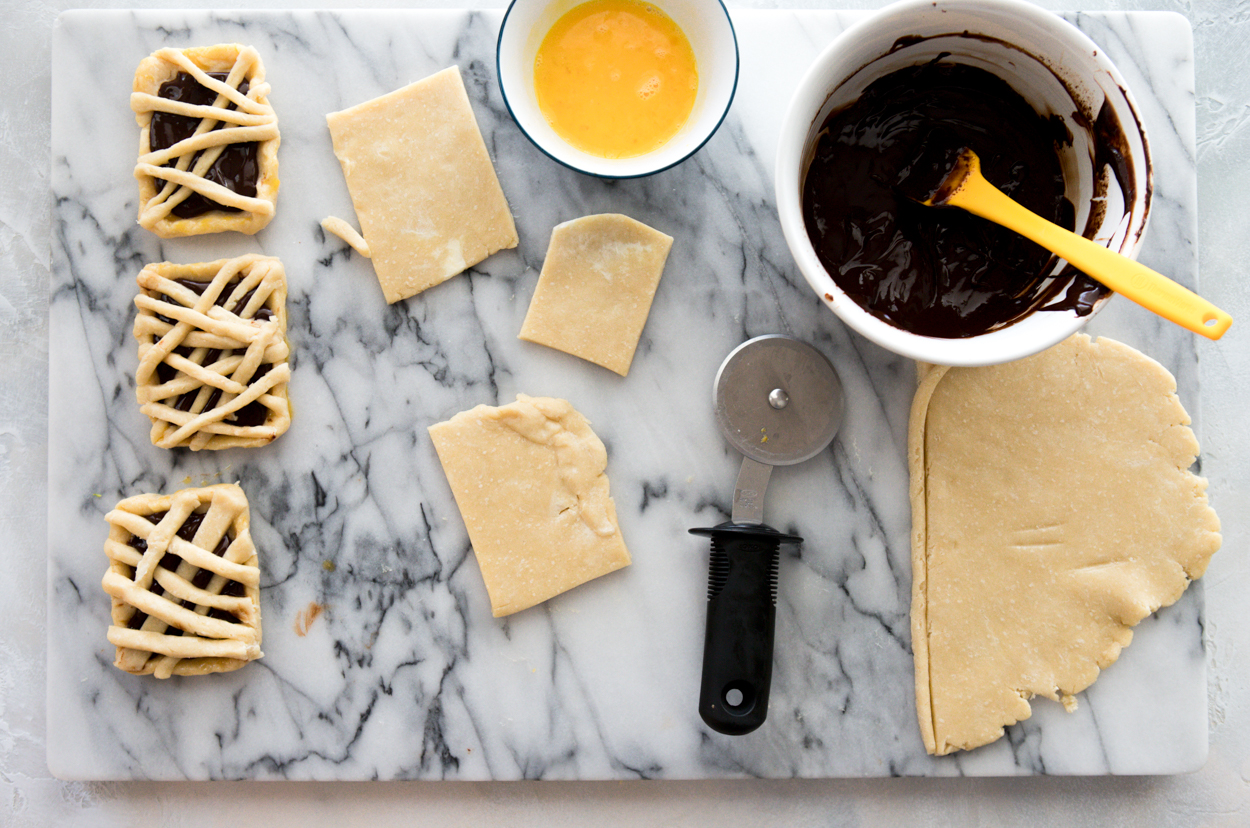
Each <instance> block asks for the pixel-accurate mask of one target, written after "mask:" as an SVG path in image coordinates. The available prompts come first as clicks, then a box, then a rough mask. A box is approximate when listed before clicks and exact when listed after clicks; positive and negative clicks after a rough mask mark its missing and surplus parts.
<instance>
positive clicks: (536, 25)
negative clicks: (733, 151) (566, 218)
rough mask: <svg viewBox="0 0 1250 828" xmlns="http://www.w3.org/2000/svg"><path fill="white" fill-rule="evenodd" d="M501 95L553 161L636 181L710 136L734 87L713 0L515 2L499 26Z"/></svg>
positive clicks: (723, 19)
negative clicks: (635, 179)
mask: <svg viewBox="0 0 1250 828" xmlns="http://www.w3.org/2000/svg"><path fill="white" fill-rule="evenodd" d="M496 69H497V71H498V76H499V87H500V90H501V91H502V93H503V98H504V103H505V104H506V105H507V107H508V111H509V112H510V113H512V117H513V118H514V119H515V120H516V123H517V125H518V126H519V127H520V128H521V131H522V132H523V133H525V136H526V137H527V138H529V139H530V141H532V142H533V143H534V145H535V146H537V147H538V148H539V149H540V150H542V151H543V152H544V153H546V154H547V155H548V156H549V157H551V158H552V159H554V160H555V161H558V162H559V163H561V164H563V165H565V166H566V167H569V168H571V169H574V170H577V171H578V172H581V173H585V174H587V175H593V176H596V177H599V178H638V177H641V176H647V175H652V174H654V173H657V172H660V171H661V170H665V169H668V168H669V167H672V166H674V165H676V164H679V163H681V162H682V161H684V160H685V159H687V158H689V157H690V156H691V155H693V154H694V153H695V152H697V151H698V150H699V149H700V148H701V147H702V146H703V145H704V144H705V143H707V140H708V139H709V138H711V137H712V135H713V134H714V133H715V132H716V130H717V128H718V127H719V126H720V124H721V122H722V121H723V120H724V119H725V115H726V114H727V113H728V111H729V105H730V103H732V101H733V96H734V91H735V90H736V89H737V85H738V41H737V38H736V36H735V35H734V29H733V24H732V22H731V21H730V19H729V12H728V11H727V10H726V9H725V6H724V5H723V4H722V3H721V2H720V0H654V2H648V1H646V0H513V2H512V5H511V6H509V7H508V12H507V14H506V15H505V16H504V21H503V25H502V26H501V27H500V30H499V44H498V50H497V53H496Z"/></svg>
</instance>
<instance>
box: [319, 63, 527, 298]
mask: <svg viewBox="0 0 1250 828" xmlns="http://www.w3.org/2000/svg"><path fill="white" fill-rule="evenodd" d="M326 122H327V123H328V124H329V126H330V137H331V139H332V140H333V142H334V154H335V156H337V157H338V159H339V162H340V163H341V164H342V166H343V176H344V177H345V178H346V179H347V189H348V191H349V192H350V193H351V197H352V205H353V206H354V207H355V208H356V218H357V220H358V221H359V222H360V232H361V235H363V236H364V238H365V241H366V242H367V243H368V245H369V249H370V253H371V256H372V260H373V269H374V272H375V273H376V274H377V277H378V281H379V282H380V283H381V284H382V293H383V294H384V295H385V297H386V301H387V302H388V303H394V302H398V301H400V300H401V299H407V298H408V297H409V296H413V295H415V294H417V293H420V292H421V291H423V290H425V289H426V288H429V287H433V286H434V285H437V284H440V283H442V282H445V281H446V280H447V279H450V278H451V277H452V276H455V275H456V274H458V273H462V272H463V271H465V270H466V269H468V268H470V267H472V266H473V265H475V264H477V263H478V262H480V261H482V260H483V259H485V258H486V257H487V256H490V255H491V254H493V253H495V252H497V251H499V250H503V249H505V248H511V247H516V245H517V233H516V225H515V224H514V223H513V220H512V212H511V211H510V210H509V209H508V202H507V200H506V199H505V198H504V194H503V189H502V188H501V187H500V186H499V179H498V177H497V176H496V175H495V168H494V165H493V164H492V163H491V160H490V156H489V155H488V154H487V152H486V143H485V142H484V141H483V140H482V133H481V131H480V130H479V129H478V126H477V120H476V119H475V118H474V117H473V108H472V107H471V106H470V104H469V96H468V94H467V93H466V92H465V88H464V81H463V80H461V78H460V69H459V67H456V66H452V67H450V68H448V69H444V70H443V71H441V72H437V73H435V74H433V75H430V76H429V77H427V78H425V79H423V80H419V81H417V82H416V83H412V84H409V85H408V86H405V87H403V88H402V89H398V90H396V91H394V92H390V93H388V94H386V95H383V96H381V97H379V98H374V99H373V100H371V101H365V102H364V103H362V104H359V105H357V106H353V107H351V108H350V109H344V110H343V111H341V112H331V113H330V114H329V115H327V116H326Z"/></svg>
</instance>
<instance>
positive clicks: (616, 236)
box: [520, 213, 673, 376]
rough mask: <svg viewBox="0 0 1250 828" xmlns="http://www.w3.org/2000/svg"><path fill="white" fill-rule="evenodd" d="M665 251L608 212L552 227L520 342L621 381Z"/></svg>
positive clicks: (664, 238)
mask: <svg viewBox="0 0 1250 828" xmlns="http://www.w3.org/2000/svg"><path fill="white" fill-rule="evenodd" d="M672 246H673V238H672V237H671V236H668V235H666V234H664V233H661V232H660V231H659V230H655V229H653V228H651V227H648V226H647V225H645V224H643V223H642V222H640V221H635V220H634V219H632V218H630V217H629V216H623V215H620V214H615V213H612V214H605V215H597V216H585V217H583V218H579V219H574V220H572V221H567V222H565V223H564V224H560V225H557V226H556V228H555V229H554V230H552V232H551V243H550V245H549V246H548V247H547V258H546V260H545V261H544V262H543V269H542V273H541V274H539V277H538V286H537V287H536V288H535V289H534V298H533V299H532V300H530V307H529V312H528V313H526V315H525V322H524V324H523V325H522V326H521V334H520V338H521V339H524V340H526V341H529V342H536V343H538V344H539V345H546V346H548V347H549V348H555V349H556V350H559V351H564V352H565V353H568V354H572V355H573V356H577V357H581V358H582V359H585V360H588V361H590V362H593V363H595V364H596V365H602V366H603V367H604V368H607V369H608V370H611V371H615V372H616V373H618V374H620V375H621V376H626V375H627V374H628V373H629V365H630V363H631V362H633V359H634V351H635V350H636V349H637V347H638V339H639V337H641V336H642V328H643V326H644V325H646V323H647V314H648V313H650V312H651V300H652V299H653V298H654V297H655V289H656V287H657V286H658V285H659V284H660V276H661V274H663V272H664V262H665V261H666V260H667V259H668V251H669V249H670V248H671V247H672Z"/></svg>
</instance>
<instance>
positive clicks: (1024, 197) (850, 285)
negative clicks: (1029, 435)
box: [776, 0, 1153, 366]
mask: <svg viewBox="0 0 1250 828" xmlns="http://www.w3.org/2000/svg"><path fill="white" fill-rule="evenodd" d="M1139 112H1140V110H1139V109H1138V106H1137V104H1136V102H1135V101H1134V98H1133V95H1132V93H1131V92H1130V91H1129V87H1128V83H1127V82H1126V81H1125V79H1124V76H1123V75H1122V74H1121V73H1120V72H1119V70H1118V69H1117V68H1116V67H1115V66H1114V65H1113V64H1112V63H1111V61H1110V60H1109V59H1108V58H1107V56H1106V54H1105V52H1104V51H1103V49H1101V48H1100V47H1099V46H1098V45H1096V44H1095V43H1094V42H1093V41H1091V40H1090V39H1089V38H1088V37H1087V36H1086V35H1085V34H1083V33H1082V32H1081V31H1080V30H1078V29H1077V28H1076V27H1075V26H1073V25H1072V24H1070V23H1068V22H1067V21H1066V20H1064V19H1063V18H1061V17H1059V16H1058V15H1056V14H1053V13H1051V12H1049V11H1045V10H1043V9H1041V8H1038V7H1037V6H1035V5H1033V4H1031V3H1027V2H1023V1H1022V0H905V1H904V2H901V3H895V4H894V5H891V6H887V7H885V8H883V9H881V10H880V11H878V12H877V13H875V14H873V15H870V16H869V17H867V18H865V19H864V20H862V21H860V22H859V23H857V24H855V25H853V26H852V27H850V28H848V29H847V30H846V31H844V32H843V33H842V34H841V35H840V36H839V37H838V38H837V39H835V40H834V41H833V42H832V43H831V44H830V45H829V46H828V47H827V48H826V49H825V51H823V52H822V53H821V54H820V55H819V56H818V57H817V58H816V60H815V61H814V63H813V64H812V67H811V68H810V69H809V70H808V73H807V74H806V75H805V76H804V78H803V79H802V80H801V81H800V83H799V86H798V88H797V90H796V91H795V94H794V97H793V99H792V101H791V104H790V108H789V111H788V112H787V114H786V117H785V119H784V120H783V122H782V125H781V134H780V139H779V142H778V154H777V167H776V195H777V207H778V214H779V218H780V220H781V225H782V229H783V231H784V233H785V237H786V242H787V244H788V245H789V247H790V251H791V253H792V254H793V255H794V259H795V262H796V263H797V264H798V266H799V270H800V271H801V272H802V273H803V275H804V277H805V278H806V279H807V281H808V283H809V284H810V286H811V287H812V289H813V290H814V291H815V293H816V295H817V296H818V297H820V299H821V300H822V301H823V302H824V304H825V305H826V306H827V307H829V308H830V310H832V311H833V312H834V313H835V314H836V315H837V316H838V317H839V318H840V319H841V320H842V321H843V322H845V323H846V324H847V325H848V326H850V327H851V328H852V329H853V330H855V331H857V332H859V333H860V334H862V335H863V336H865V337H866V338H868V339H869V340H871V341H873V342H875V343H877V344H878V345H881V346H882V347H884V348H887V349H889V350H891V351H894V352H895V353H898V354H901V355H903V356H907V357H911V358H913V359H916V360H920V361H923V362H930V363H937V364H942V365H963V366H973V365H990V364H995V363H1002V362H1009V361H1011V360H1015V359H1020V358H1022V357H1026V356H1029V355H1031V354H1034V353H1037V352H1038V351H1041V350H1044V349H1046V348H1048V347H1050V346H1051V345H1054V344H1056V343H1058V342H1059V341H1061V340H1063V339H1065V338H1067V337H1068V336H1070V335H1071V334H1073V333H1075V332H1076V331H1078V330H1080V329H1081V328H1082V327H1084V325H1085V324H1086V323H1087V322H1088V321H1089V319H1090V318H1092V316H1093V315H1094V314H1095V313H1097V312H1098V311H1099V310H1100V309H1101V308H1102V307H1103V306H1104V305H1105V304H1106V302H1107V300H1108V299H1109V298H1110V295H1111V294H1110V292H1109V291H1108V290H1107V289H1106V288H1105V287H1103V286H1101V285H1099V284H1097V283H1096V282H1094V281H1093V280H1091V279H1089V277H1087V276H1085V275H1084V274H1082V273H1079V272H1077V271H1075V270H1074V269H1073V268H1071V266H1069V265H1067V263H1066V262H1063V261H1062V260H1060V259H1058V258H1057V257H1054V256H1052V255H1050V254H1049V253H1048V252H1047V251H1045V250H1043V249H1042V248H1040V247H1037V246H1036V245H1033V244H1032V243H1031V242H1028V241H1027V240H1025V239H1024V238H1023V237H1022V236H1019V235H1017V234H1015V233H1013V232H1012V231H1009V230H1006V229H1004V228H1000V227H997V226H996V225H991V224H990V223H989V222H987V221H985V220H984V219H980V218H978V217H976V216H973V215H971V214H970V213H966V212H964V211H962V210H959V209H956V208H934V207H926V206H922V205H920V204H917V203H915V202H913V201H911V200H910V199H909V198H907V197H906V196H905V195H904V194H903V193H902V192H901V191H900V190H901V188H900V187H899V184H900V182H901V180H902V179H901V178H900V177H899V176H900V174H901V175H903V176H905V175H906V174H907V173H906V171H907V169H908V164H909V163H915V164H916V165H919V164H920V163H921V162H920V157H921V156H923V155H924V153H925V152H926V151H928V150H930V149H937V150H945V149H947V148H950V149H957V148H958V147H960V146H963V147H968V148H970V149H972V150H973V152H975V153H976V154H977V155H978V156H979V157H980V159H981V168H982V171H983V172H984V174H985V177H986V178H987V179H988V180H989V181H990V183H991V184H994V185H995V186H996V187H998V188H999V189H1001V190H1003V191H1004V192H1006V193H1007V194H1008V195H1010V196H1011V197H1012V198H1014V199H1015V200H1016V201H1018V202H1019V203H1021V204H1023V205H1024V206H1025V207H1027V208H1028V209H1030V210H1032V211H1033V212H1035V213H1038V214H1039V215H1043V216H1045V217H1046V218H1048V219H1049V220H1051V221H1052V222H1054V223H1056V224H1061V225H1064V226H1066V227H1068V228H1069V229H1072V230H1074V231H1075V232H1077V233H1078V234H1080V235H1083V236H1085V237H1086V238H1089V239H1092V240H1094V241H1096V242H1098V243H1100V244H1103V245H1105V246H1107V247H1109V248H1111V249H1112V250H1115V251H1117V252H1119V253H1121V254H1123V255H1126V256H1130V257H1134V256H1135V255H1136V253H1137V251H1138V249H1139V248H1140V246H1141V241H1142V234H1143V233H1144V232H1145V228H1146V223H1147V216H1148V214H1149V208H1150V197H1151V191H1152V188H1153V180H1152V177H1153V171H1152V167H1151V161H1150V148H1149V143H1148V141H1147V139H1146V133H1145V128H1144V126H1143V124H1142V119H1141V116H1140V114H1139ZM939 145H949V147H947V146H939ZM987 159H992V160H991V161H987Z"/></svg>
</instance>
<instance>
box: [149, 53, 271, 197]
mask: <svg viewBox="0 0 1250 828" xmlns="http://www.w3.org/2000/svg"><path fill="white" fill-rule="evenodd" d="M208 75H209V77H211V78H215V79H216V80H220V81H224V80H225V79H226V78H227V77H228V76H227V74H226V73H225V72H209V73H208ZM247 90H248V82H247V81H246V80H244V81H243V82H242V83H241V84H239V92H241V93H242V94H244V95H246V94H247ZM157 95H158V96H159V97H162V98H167V99H169V100H171V101H182V102H185V103H189V104H193V105H195V106H211V105H212V104H213V102H214V101H215V100H217V93H216V92H214V91H212V90H211V89H209V88H207V87H205V86H201V85H200V83H199V82H198V81H196V79H195V78H194V77H192V76H191V75H189V74H187V73H186V72H179V73H178V75H177V76H176V77H174V78H173V80H168V81H165V82H164V83H162V84H161V87H160V89H159V90H158V92H157ZM226 108H227V109H235V105H234V104H233V103H232V104H229V105H227V107H226ZM199 125H200V119H199V118H188V117H187V116H185V115H174V114H172V113H169V112H154V113H152V123H151V126H150V127H149V128H148V145H149V147H150V148H151V149H152V150H153V151H156V150H163V149H167V148H168V147H172V146H173V145H174V144H176V143H178V142H179V141H182V140H184V139H186V138H190V137H191V136H192V135H194V134H195V130H196V128H198V127H199ZM220 128H221V123H220V122H219V123H218V124H217V125H216V126H215V127H214V129H220ZM257 147H258V145H257V144H256V142H255V141H250V142H243V143H237V144H227V145H226V146H225V147H223V148H222V151H221V155H219V156H218V157H217V160H216V161H214V162H213V165H212V166H211V167H209V168H208V172H207V173H205V175H204V177H205V178H206V179H207V180H209V181H212V182H214V183H216V184H220V185H222V186H223V187H225V188H227V189H229V190H231V191H233V192H236V193H238V194H239V195H243V196H248V197H249V198H250V197H254V196H255V195H256V182H257V181H258V180H259V178H260V167H259V162H258V161H257V152H258V150H257ZM199 156H200V154H199V153H196V155H195V158H194V159H192V161H191V166H192V167H194V166H195V163H196V160H198V159H199ZM176 163H177V160H176V159H174V160H171V161H170V162H169V163H167V164H166V165H165V166H167V167H171V166H174V165H175V164H176ZM211 210H220V211H222V212H226V213H237V212H239V208H237V207H229V206H226V205H224V204H218V203H217V202H215V201H213V200H212V199H210V198H206V197H204V196H202V195H200V194H199V193H192V194H191V195H189V196H187V197H186V198H185V199H184V200H183V201H182V203H180V204H179V205H178V206H177V207H175V208H174V209H173V210H172V211H171V212H172V213H173V214H174V215H175V216H178V217H179V218H194V217H196V216H200V215H203V214H204V213H207V212H209V211H211Z"/></svg>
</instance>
